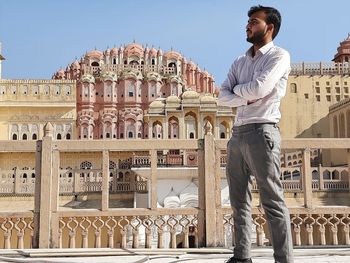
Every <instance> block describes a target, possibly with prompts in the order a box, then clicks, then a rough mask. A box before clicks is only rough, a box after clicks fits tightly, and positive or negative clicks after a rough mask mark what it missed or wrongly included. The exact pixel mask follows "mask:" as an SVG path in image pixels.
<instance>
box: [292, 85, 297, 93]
mask: <svg viewBox="0 0 350 263" xmlns="http://www.w3.org/2000/svg"><path fill="white" fill-rule="evenodd" d="M297 91H298V90H297V84H296V83H291V84H290V92H291V93H297Z"/></svg>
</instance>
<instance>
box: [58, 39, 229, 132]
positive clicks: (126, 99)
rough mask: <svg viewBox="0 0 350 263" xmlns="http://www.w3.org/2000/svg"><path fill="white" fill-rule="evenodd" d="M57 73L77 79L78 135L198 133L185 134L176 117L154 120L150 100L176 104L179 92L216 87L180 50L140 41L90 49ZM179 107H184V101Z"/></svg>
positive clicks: (186, 93)
mask: <svg viewBox="0 0 350 263" xmlns="http://www.w3.org/2000/svg"><path fill="white" fill-rule="evenodd" d="M53 78H54V79H70V80H77V92H76V94H77V95H76V96H77V137H78V138H79V139H100V138H101V139H105V138H116V139H122V138H141V139H144V138H166V137H168V138H179V137H188V138H198V134H197V133H196V131H195V129H193V131H192V132H191V131H190V130H189V132H188V133H187V135H188V136H185V135H182V136H181V134H180V133H181V132H179V118H177V117H174V118H170V119H169V121H168V123H159V121H155V122H153V123H152V125H151V123H149V121H147V120H148V119H147V118H145V117H146V115H147V113H148V110H149V107H150V105H153V106H155V107H157V105H158V106H159V105H162V104H163V103H164V102H165V103H166V104H171V103H172V102H173V103H177V102H179V101H180V99H179V97H180V98H182V99H183V98H185V97H187V98H190V97H193V96H194V97H196V96H198V94H203V95H204V94H207V95H208V94H211V95H210V96H211V98H212V99H213V93H214V92H215V87H214V79H213V77H212V76H211V75H210V74H209V73H208V72H207V71H202V70H201V69H200V68H199V67H198V66H196V65H195V64H194V63H193V62H192V61H187V60H186V58H185V57H183V56H182V55H181V54H180V53H178V52H176V51H173V50H170V51H167V52H165V53H164V54H163V51H162V50H161V49H158V50H156V49H155V48H151V49H149V48H148V47H143V46H141V45H139V44H137V43H132V44H129V45H127V46H124V47H123V46H121V47H120V48H113V49H107V50H105V51H104V52H101V51H99V50H93V51H90V52H87V53H86V54H85V55H84V56H83V57H82V58H81V59H80V61H77V60H76V61H74V62H73V63H72V64H71V65H70V66H68V67H67V68H66V70H63V69H61V70H59V71H58V72H56V73H55V74H54V76H53ZM209 100H210V99H209ZM177 110H178V111H181V105H180V104H179V107H178V108H177ZM231 113H232V112H231ZM184 114H185V113H184ZM193 115H194V114H192V115H191V114H188V115H186V116H182V117H183V118H185V119H186V118H191V117H193V118H195V116H193ZM189 122H190V120H189ZM165 126H167V127H165ZM190 126H191V125H190ZM163 127H164V128H163ZM164 130H167V133H164ZM151 134H152V135H151Z"/></svg>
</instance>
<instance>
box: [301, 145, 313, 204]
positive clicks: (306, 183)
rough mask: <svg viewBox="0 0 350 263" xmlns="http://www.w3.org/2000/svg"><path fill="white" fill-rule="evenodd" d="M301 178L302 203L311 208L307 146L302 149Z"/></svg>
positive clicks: (309, 166) (310, 182)
mask: <svg viewBox="0 0 350 263" xmlns="http://www.w3.org/2000/svg"><path fill="white" fill-rule="evenodd" d="M302 178H303V192H304V205H305V207H307V208H311V207H312V174H311V165H310V149H309V148H306V149H304V151H303V166H302Z"/></svg>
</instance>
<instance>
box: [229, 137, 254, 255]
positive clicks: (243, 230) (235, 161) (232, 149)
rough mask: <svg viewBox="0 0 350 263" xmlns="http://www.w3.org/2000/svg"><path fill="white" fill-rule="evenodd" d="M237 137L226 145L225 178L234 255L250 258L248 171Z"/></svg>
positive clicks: (250, 220)
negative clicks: (233, 238) (228, 196)
mask: <svg viewBox="0 0 350 263" xmlns="http://www.w3.org/2000/svg"><path fill="white" fill-rule="evenodd" d="M239 141H240V140H239V138H238V137H236V136H235V135H233V137H232V138H231V140H230V141H229V143H228V145H227V167H226V178H227V183H228V186H229V191H230V201H231V207H232V210H233V220H234V235H235V247H234V250H233V254H234V257H235V258H237V259H247V258H250V248H251V229H252V219H251V201H252V196H251V191H250V187H251V186H250V173H249V172H248V167H247V165H246V163H245V161H244V159H243V156H242V153H241V149H240V148H241V147H240V142H239Z"/></svg>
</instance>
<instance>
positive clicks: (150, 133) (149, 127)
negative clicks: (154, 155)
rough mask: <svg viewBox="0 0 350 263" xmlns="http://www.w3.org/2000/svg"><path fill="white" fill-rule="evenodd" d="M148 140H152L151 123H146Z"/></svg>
mask: <svg viewBox="0 0 350 263" xmlns="http://www.w3.org/2000/svg"><path fill="white" fill-rule="evenodd" d="M148 139H153V122H151V121H149V123H148Z"/></svg>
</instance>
